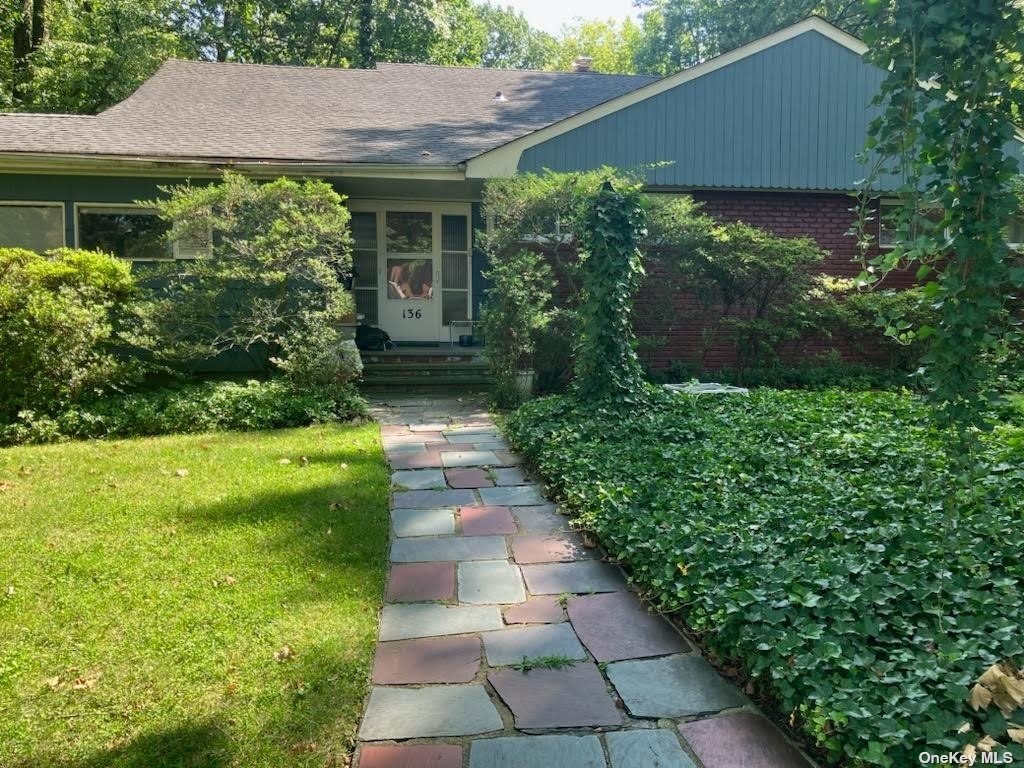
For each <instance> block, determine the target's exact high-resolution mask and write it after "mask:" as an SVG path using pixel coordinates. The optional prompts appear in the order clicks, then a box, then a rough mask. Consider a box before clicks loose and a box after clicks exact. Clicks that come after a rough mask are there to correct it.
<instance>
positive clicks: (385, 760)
mask: <svg viewBox="0 0 1024 768" xmlns="http://www.w3.org/2000/svg"><path fill="white" fill-rule="evenodd" d="M359 768H462V747H461V746H459V745H458V744H367V745H366V746H364V747H363V748H362V749H361V750H360V751H359Z"/></svg>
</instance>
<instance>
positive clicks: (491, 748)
mask: <svg viewBox="0 0 1024 768" xmlns="http://www.w3.org/2000/svg"><path fill="white" fill-rule="evenodd" d="M469 768H605V761H604V754H603V753H602V752H601V742H600V741H598V738H597V736H514V737H502V738H498V739H475V740H474V741H472V742H471V743H470V745H469Z"/></svg>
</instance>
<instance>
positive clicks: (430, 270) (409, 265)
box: [387, 259, 434, 301]
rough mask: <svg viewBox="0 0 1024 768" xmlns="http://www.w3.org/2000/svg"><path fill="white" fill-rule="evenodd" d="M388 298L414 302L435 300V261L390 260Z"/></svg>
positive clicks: (388, 265) (388, 264)
mask: <svg viewBox="0 0 1024 768" xmlns="http://www.w3.org/2000/svg"><path fill="white" fill-rule="evenodd" d="M387 267H388V298H389V299H394V300H399V301H414V300H422V299H432V298H434V285H433V283H434V260H433V259H388V263H387Z"/></svg>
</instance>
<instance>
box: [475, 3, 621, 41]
mask: <svg viewBox="0 0 1024 768" xmlns="http://www.w3.org/2000/svg"><path fill="white" fill-rule="evenodd" d="M493 4H494V5H511V6H512V7H513V8H515V9H516V10H518V11H522V12H523V15H524V16H526V18H527V19H528V20H529V22H530V24H531V25H532V26H534V27H537V28H538V29H543V30H544V31H545V32H550V33H551V34H557V33H558V31H559V30H560V29H561V28H562V25H563V24H565V23H566V22H569V21H572V20H573V19H575V18H576V17H578V16H581V17H583V18H584V19H624V18H625V17H626V16H633V17H636V16H637V12H636V8H634V7H633V0H497V2H495V3H493Z"/></svg>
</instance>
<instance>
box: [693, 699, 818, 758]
mask: <svg viewBox="0 0 1024 768" xmlns="http://www.w3.org/2000/svg"><path fill="white" fill-rule="evenodd" d="M679 732H680V733H681V734H682V735H683V738H684V739H686V741H687V743H689V745H690V747H691V748H692V749H693V751H694V752H695V753H696V755H697V757H699V758H700V761H701V762H702V763H703V764H704V765H722V766H725V765H742V766H744V768H810V764H809V763H808V762H807V760H805V759H804V757H803V756H802V755H801V754H800V752H799V751H798V750H797V749H796V747H794V746H793V745H792V744H790V743H789V742H788V741H786V740H785V738H783V736H782V734H781V733H780V732H779V730H778V729H777V728H776V727H775V726H774V725H772V724H771V723H769V722H768V721H767V720H765V719H764V718H763V717H761V716H760V715H755V714H754V713H753V712H738V713H737V714H735V715H723V716H722V717H712V718H709V719H707V720H695V721H693V722H689V723H683V724H682V725H680V726H679Z"/></svg>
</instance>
